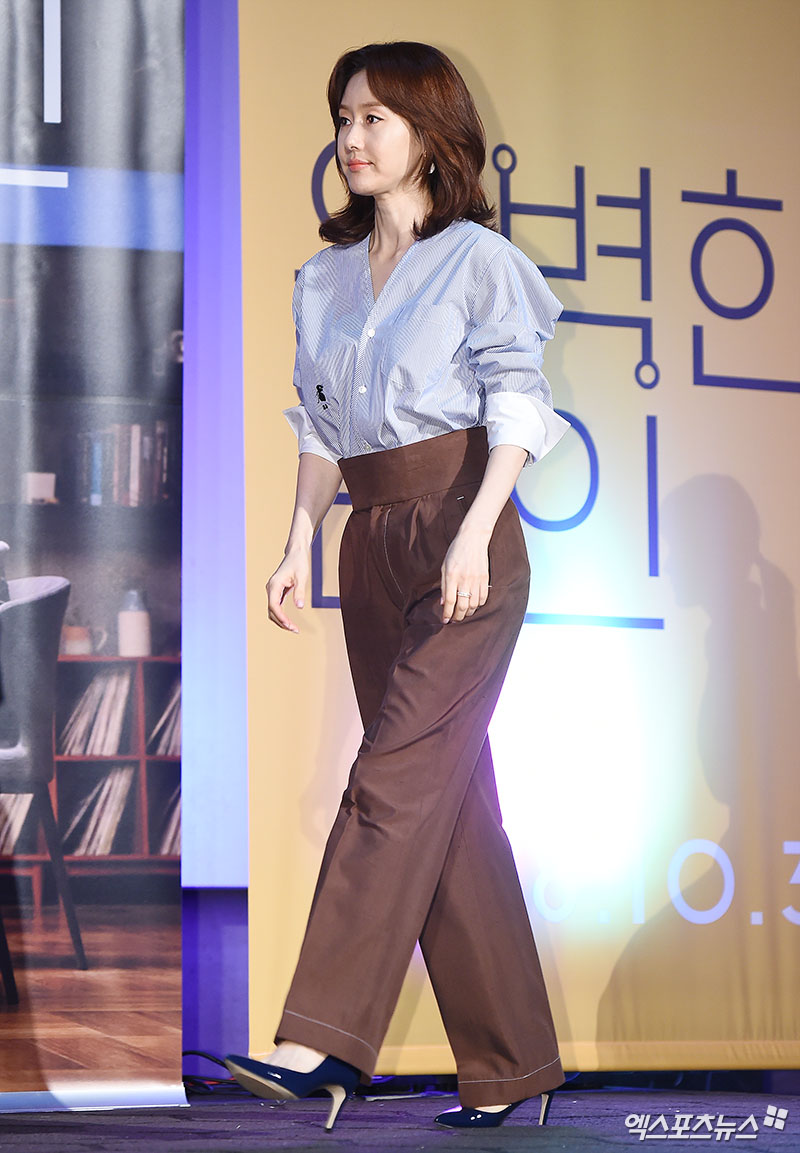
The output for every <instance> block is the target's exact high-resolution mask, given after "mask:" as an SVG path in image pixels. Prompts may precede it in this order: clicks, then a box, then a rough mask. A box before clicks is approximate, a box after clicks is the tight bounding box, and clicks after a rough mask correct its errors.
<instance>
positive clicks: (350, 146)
mask: <svg viewBox="0 0 800 1153" xmlns="http://www.w3.org/2000/svg"><path fill="white" fill-rule="evenodd" d="M336 144H337V150H338V156H339V163H340V164H341V166H342V171H343V172H344V174H345V177H346V179H347V183H348V185H349V187H350V191H351V192H353V193H355V194H356V195H357V196H385V195H387V194H391V193H393V192H398V191H404V190H407V189H409V188H411V187H412V186H413V183H414V181H413V177H414V173H415V172H416V171H417V169H418V167H419V162H420V160H421V158H422V146H421V145H420V143H419V141H418V140H417V137H416V135H415V133H414V132H413V131H412V130H411V128H410V126H409V124H408V123H407V121H405V120H404V119H403V117H402V116H398V115H397V113H396V112H392V111H391V109H389V108H386V107H385V106H384V105H383V104H381V103H380V102H379V101H378V100H377V99H376V98H375V96H373V94H372V92H371V91H370V87H369V84H368V83H367V74H366V72H356V74H355V75H354V76H352V77H351V78H350V81H349V82H348V85H347V87H346V88H345V90H344V94H343V95H342V103H341V105H340V107H339V131H338V134H337V137H336Z"/></svg>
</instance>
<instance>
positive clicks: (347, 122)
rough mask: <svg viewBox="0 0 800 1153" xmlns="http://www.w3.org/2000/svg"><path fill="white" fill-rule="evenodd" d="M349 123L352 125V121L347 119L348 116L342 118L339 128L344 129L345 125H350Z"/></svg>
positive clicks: (340, 118)
mask: <svg viewBox="0 0 800 1153" xmlns="http://www.w3.org/2000/svg"><path fill="white" fill-rule="evenodd" d="M349 123H350V121H349V120H348V119H347V117H346V116H340V117H339V127H340V128H344V126H345V124H349Z"/></svg>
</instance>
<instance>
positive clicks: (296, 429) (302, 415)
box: [283, 269, 339, 464]
mask: <svg viewBox="0 0 800 1153" xmlns="http://www.w3.org/2000/svg"><path fill="white" fill-rule="evenodd" d="M303 279H304V278H303V269H301V270H300V274H299V276H298V277H297V280H296V281H295V284H294V292H293V293H292V317H293V319H294V327H295V333H296V342H297V347H298V348H299V346H300V312H301V307H302V301H303ZM294 387H295V389H296V391H297V395H298V397H299V399H300V403H299V404H296V405H294V406H293V407H292V408H285V409H283V415H284V416H285V417H286V419H287V420H288V422H289V425H290V427H291V429H292V432H293V433H294V434H295V436H296V437H297V453H298V456H299V455H301V454H302V453H304V452H313V453H314V455H315V456H321V457H324V459H325V460H329V461H331V462H332V463H333V464H336V463H337V462H338V459H339V458H338V457H337V456H336V455H335V454H334V453H333V452H332V451H331V449H330V448H328V446H327V445H326V444H325V443H324V442H323V441H322V439H321V437H320V436H319V434H318V433H317V432H316V430H315V428H314V426H313V424H312V423H311V418H310V417H309V415H308V412H307V410H306V407H305V405H304V404H303V390H302V387H301V381H300V365H299V356H297V355H296V356H295V362H294Z"/></svg>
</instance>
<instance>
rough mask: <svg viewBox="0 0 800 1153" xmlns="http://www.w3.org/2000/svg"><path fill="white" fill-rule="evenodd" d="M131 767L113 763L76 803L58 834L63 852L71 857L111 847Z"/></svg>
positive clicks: (103, 852) (127, 791) (128, 787)
mask: <svg viewBox="0 0 800 1153" xmlns="http://www.w3.org/2000/svg"><path fill="white" fill-rule="evenodd" d="M134 771H135V770H134V767H133V765H116V766H114V767H113V768H111V769H109V770H108V772H107V773H105V774H104V775H103V776H102V777H101V779H100V780H99V781H97V783H96V784H95V785H94V786H93V787H92V788H91V789H90V790H89V791H88V792H87V793H86V794H85V795H84V796H83V797H82V799H81V800H80V801H79V802H78V803H77V804H76V806H75V809H74V812H73V814H72V818H71V820H70V822H69V824H68V825H67V828H66V830H65V831H64V833H63V834H62V841H63V844H64V851H65V852H66V853H69V854H71V855H72V856H75V857H99V856H107V855H108V854H109V853H110V852H111V851H112V849H113V847H114V840H115V838H116V836H117V832H118V830H119V826H120V822H121V820H122V814H123V813H124V811H125V805H126V802H127V800H128V796H129V794H130V791H131V785H132V784H133V775H134Z"/></svg>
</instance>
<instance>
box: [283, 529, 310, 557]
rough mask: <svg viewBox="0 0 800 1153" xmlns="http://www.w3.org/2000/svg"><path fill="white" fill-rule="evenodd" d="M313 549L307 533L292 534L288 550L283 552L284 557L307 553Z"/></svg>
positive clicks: (288, 541) (288, 542)
mask: <svg viewBox="0 0 800 1153" xmlns="http://www.w3.org/2000/svg"><path fill="white" fill-rule="evenodd" d="M310 548H311V540H310V539H308V534H307V533H294V532H293V533H292V534H291V535H290V537H289V539H288V540H287V542H286V548H285V549H284V550H283V555H284V556H291V555H292V554H293V553H305V552H308V550H309V549H310Z"/></svg>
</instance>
